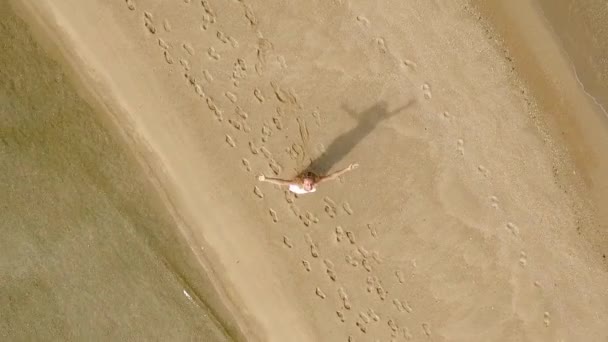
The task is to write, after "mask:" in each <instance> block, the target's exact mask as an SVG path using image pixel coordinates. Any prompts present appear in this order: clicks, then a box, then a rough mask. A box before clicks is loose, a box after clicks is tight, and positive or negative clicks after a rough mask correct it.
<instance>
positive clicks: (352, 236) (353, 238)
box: [346, 230, 357, 245]
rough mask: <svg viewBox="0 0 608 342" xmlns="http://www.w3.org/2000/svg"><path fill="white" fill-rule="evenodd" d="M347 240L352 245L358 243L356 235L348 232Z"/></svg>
mask: <svg viewBox="0 0 608 342" xmlns="http://www.w3.org/2000/svg"><path fill="white" fill-rule="evenodd" d="M346 238H347V239H348V241H349V242H350V244H351V245H354V244H355V243H357V241H356V239H355V233H353V232H351V231H350V230H349V231H346Z"/></svg>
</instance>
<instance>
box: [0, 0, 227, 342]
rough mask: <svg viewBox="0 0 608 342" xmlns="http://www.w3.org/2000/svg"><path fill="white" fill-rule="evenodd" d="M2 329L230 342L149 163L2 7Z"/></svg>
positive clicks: (48, 336)
mask: <svg viewBox="0 0 608 342" xmlns="http://www.w3.org/2000/svg"><path fill="white" fill-rule="evenodd" d="M0 46H1V47H2V53H0V174H1V176H0V208H1V211H0V212H1V218H0V234H1V235H2V239H0V251H1V252H0V293H1V294H2V295H0V317H2V319H0V336H2V340H5V341H17V340H20V341H25V340H46V341H51V340H87V341H93V340H161V341H183V340H188V341H195V340H198V341H203V340H204V341H226V340H230V338H229V337H227V336H228V334H227V333H226V331H225V329H224V328H223V327H222V325H221V324H219V323H218V322H217V320H216V319H215V318H214V316H213V315H212V313H211V312H210V310H209V309H208V308H207V307H206V305H205V304H204V302H203V301H204V299H203V298H202V296H201V295H199V294H198V292H197V289H200V287H201V286H202V285H201V284H204V282H202V281H201V275H199V274H197V268H196V262H195V260H194V258H192V257H191V256H190V255H189V254H188V253H187V252H185V251H188V248H187V247H186V246H185V243H184V241H183V240H182V239H180V237H179V236H178V234H177V233H176V229H175V227H174V225H173V223H172V221H171V219H170V217H169V215H167V214H166V213H165V210H164V209H163V208H162V206H161V205H160V202H159V201H156V200H155V198H156V197H157V196H156V195H155V193H154V191H153V190H152V189H151V187H150V185H149V184H148V183H147V182H146V180H145V176H144V174H143V172H142V171H141V170H140V169H139V168H138V166H137V163H136V162H135V161H134V159H133V158H132V157H131V155H130V154H129V153H128V151H127V150H126V149H125V148H124V146H121V144H119V143H118V140H117V139H116V138H115V137H114V136H113V135H112V134H111V133H110V131H109V130H108V127H107V125H105V124H104V123H103V122H102V121H101V120H99V117H98V116H96V115H95V114H96V111H95V110H93V109H92V108H91V107H90V106H89V105H88V104H87V103H86V102H85V101H83V100H82V99H81V98H80V97H79V96H78V95H77V93H76V92H75V90H74V87H73V86H72V85H71V84H70V82H69V80H68V78H67V77H66V74H65V72H64V70H63V69H62V68H61V67H60V66H59V64H58V63H56V62H54V61H53V60H52V59H50V58H49V57H48V56H47V55H46V54H45V52H44V51H43V50H42V49H41V48H40V47H39V46H38V45H37V44H36V43H35V42H34V40H33V38H32V36H31V35H30V34H29V33H28V28H27V26H26V25H25V24H24V23H23V22H22V21H21V20H20V19H18V18H17V17H16V16H15V15H14V13H13V12H12V11H11V10H10V8H9V6H8V5H7V4H6V2H4V3H3V4H0Z"/></svg>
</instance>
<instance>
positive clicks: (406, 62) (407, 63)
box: [401, 59, 418, 71]
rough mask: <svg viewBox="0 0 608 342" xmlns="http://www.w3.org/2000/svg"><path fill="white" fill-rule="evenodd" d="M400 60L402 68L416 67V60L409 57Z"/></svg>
mask: <svg viewBox="0 0 608 342" xmlns="http://www.w3.org/2000/svg"><path fill="white" fill-rule="evenodd" d="M401 62H402V63H403V68H404V69H406V70H409V71H414V70H416V67H417V66H418V65H417V64H416V62H414V61H412V60H409V59H404V60H402V61H401Z"/></svg>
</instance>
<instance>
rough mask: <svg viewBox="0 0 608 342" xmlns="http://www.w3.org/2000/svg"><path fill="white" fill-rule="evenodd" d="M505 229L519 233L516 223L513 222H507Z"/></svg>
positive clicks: (514, 233) (515, 233)
mask: <svg viewBox="0 0 608 342" xmlns="http://www.w3.org/2000/svg"><path fill="white" fill-rule="evenodd" d="M506 227H507V230H508V231H510V232H511V234H513V235H515V236H517V235H519V227H517V225H516V224H515V223H513V222H508V223H507V226H506Z"/></svg>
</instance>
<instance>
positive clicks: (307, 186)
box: [301, 172, 317, 191]
mask: <svg viewBox="0 0 608 342" xmlns="http://www.w3.org/2000/svg"><path fill="white" fill-rule="evenodd" d="M301 179H302V188H304V190H306V191H311V190H313V189H314V188H315V185H316V184H317V175H315V174H314V173H312V172H306V173H304V174H303V175H302V176H301Z"/></svg>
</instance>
